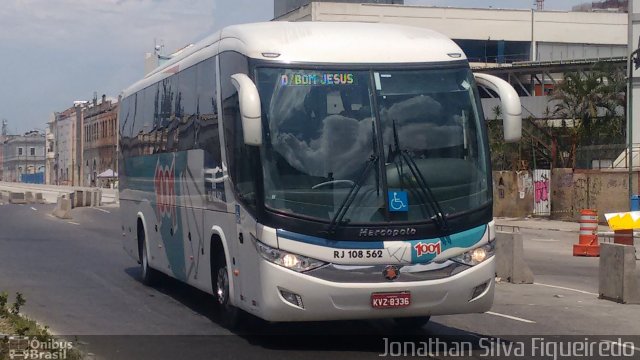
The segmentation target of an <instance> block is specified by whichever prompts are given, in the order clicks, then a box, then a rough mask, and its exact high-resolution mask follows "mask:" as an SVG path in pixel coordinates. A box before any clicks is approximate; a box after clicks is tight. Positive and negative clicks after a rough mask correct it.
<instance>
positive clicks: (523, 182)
mask: <svg viewBox="0 0 640 360" xmlns="http://www.w3.org/2000/svg"><path fill="white" fill-rule="evenodd" d="M516 174H517V176H518V196H519V197H520V199H524V197H525V195H526V194H530V193H531V191H532V188H533V183H532V181H531V176H530V175H529V171H517V172H516Z"/></svg>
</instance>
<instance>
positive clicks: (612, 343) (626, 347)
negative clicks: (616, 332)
mask: <svg viewBox="0 0 640 360" xmlns="http://www.w3.org/2000/svg"><path fill="white" fill-rule="evenodd" d="M602 341H603V342H608V343H610V344H611V345H615V346H618V347H622V348H625V349H633V350H636V351H640V348H638V347H635V346H631V345H628V344H626V343H622V344H619V343H617V342H615V341H611V340H602Z"/></svg>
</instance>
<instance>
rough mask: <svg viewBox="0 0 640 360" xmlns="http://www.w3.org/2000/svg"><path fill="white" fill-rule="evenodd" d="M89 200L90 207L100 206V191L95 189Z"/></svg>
mask: <svg viewBox="0 0 640 360" xmlns="http://www.w3.org/2000/svg"><path fill="white" fill-rule="evenodd" d="M91 199H92V201H91V206H102V189H96V190H95V192H94V193H93V196H92V198H91Z"/></svg>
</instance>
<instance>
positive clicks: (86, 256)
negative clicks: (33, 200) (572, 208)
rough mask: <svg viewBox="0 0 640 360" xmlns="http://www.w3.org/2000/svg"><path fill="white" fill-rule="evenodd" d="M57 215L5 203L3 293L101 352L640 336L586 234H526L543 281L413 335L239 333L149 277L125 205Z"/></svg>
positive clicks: (369, 329)
mask: <svg viewBox="0 0 640 360" xmlns="http://www.w3.org/2000/svg"><path fill="white" fill-rule="evenodd" d="M51 210H52V206H51V205H3V206H0V291H7V292H9V293H10V294H13V293H15V292H16V291H19V292H21V293H23V294H24V296H25V298H26V299H27V305H26V306H25V307H24V311H23V312H24V313H25V314H26V315H28V316H29V317H32V318H34V319H36V320H37V321H39V322H41V323H43V324H47V325H49V326H50V327H51V329H52V331H53V332H54V333H56V334H60V335H63V336H65V337H67V338H69V339H72V340H73V341H77V342H78V344H79V346H80V347H81V348H83V350H85V351H88V352H90V353H92V354H93V355H92V356H91V357H92V358H96V359H181V358H195V359H200V358H229V359H234V358H239V359H244V358H249V357H252V358H260V359H270V358H273V359H279V358H285V357H286V358H301V359H302V358H304V359H315V358H317V359H323V358H328V357H331V358H345V359H346V358H348V359H361V358H362V359H364V358H371V359H372V358H379V354H381V353H384V351H385V346H384V344H385V342H384V338H385V337H397V336H403V338H408V339H418V340H424V339H427V338H434V337H436V336H447V335H449V336H456V337H458V338H456V339H458V340H459V339H478V337H484V336H500V337H505V336H506V337H509V336H517V335H580V336H579V338H581V339H582V338H583V337H584V336H588V335H589V336H590V335H634V334H640V306H637V305H620V304H616V303H612V302H608V301H604V300H598V299H597V294H596V293H597V287H598V284H597V281H598V260H597V259H593V258H574V257H573V256H571V245H572V244H573V243H574V242H575V241H576V236H577V235H576V234H573V233H566V232H558V231H545V230H535V231H531V230H526V229H523V230H522V233H523V236H524V238H525V252H526V259H527V262H528V264H529V265H530V267H531V268H532V270H533V271H534V274H535V276H536V284H533V285H512V284H505V283H500V284H498V286H497V292H496V300H495V304H494V307H493V309H492V311H491V312H490V313H485V314H471V315H452V316H437V317H433V318H432V321H431V322H430V323H429V324H428V325H427V326H425V327H424V328H423V329H421V330H419V331H417V332H414V333H411V334H407V333H406V332H405V331H403V330H402V329H399V328H397V327H395V326H394V324H393V323H392V322H391V321H351V322H350V321H346V322H327V323H303V324H300V323H294V324H268V323H266V322H264V321H261V320H258V319H250V320H249V321H248V322H247V325H246V326H245V328H244V330H243V331H242V332H241V333H239V336H236V335H233V334H232V333H231V332H229V331H228V330H226V329H224V328H223V327H221V326H220V325H219V324H218V319H217V318H216V315H215V312H214V311H213V307H212V299H211V297H210V296H209V295H207V294H204V293H202V292H200V291H198V290H195V289H193V288H191V287H188V286H186V285H183V284H180V283H178V282H176V281H171V280H169V279H167V281H165V282H164V283H163V285H161V286H160V287H158V288H149V287H145V286H144V285H142V284H141V283H140V281H139V269H138V265H137V264H136V262H135V261H133V260H132V259H131V258H129V257H128V256H127V255H126V254H125V253H124V251H123V250H122V246H121V241H120V225H119V224H120V222H119V219H118V216H119V214H118V210H119V209H118V208H116V207H104V208H99V209H96V208H81V209H74V210H73V213H72V215H73V219H72V220H60V219H57V218H54V217H52V216H51V215H50V212H51ZM105 335H108V336H105ZM449 340H450V341H453V340H451V338H450V339H449ZM638 354H640V348H639V349H638ZM435 357H438V356H435Z"/></svg>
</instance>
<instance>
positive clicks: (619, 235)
mask: <svg viewBox="0 0 640 360" xmlns="http://www.w3.org/2000/svg"><path fill="white" fill-rule="evenodd" d="M613 243H614V244H621V245H631V246H633V230H615V231H614V235H613Z"/></svg>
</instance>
